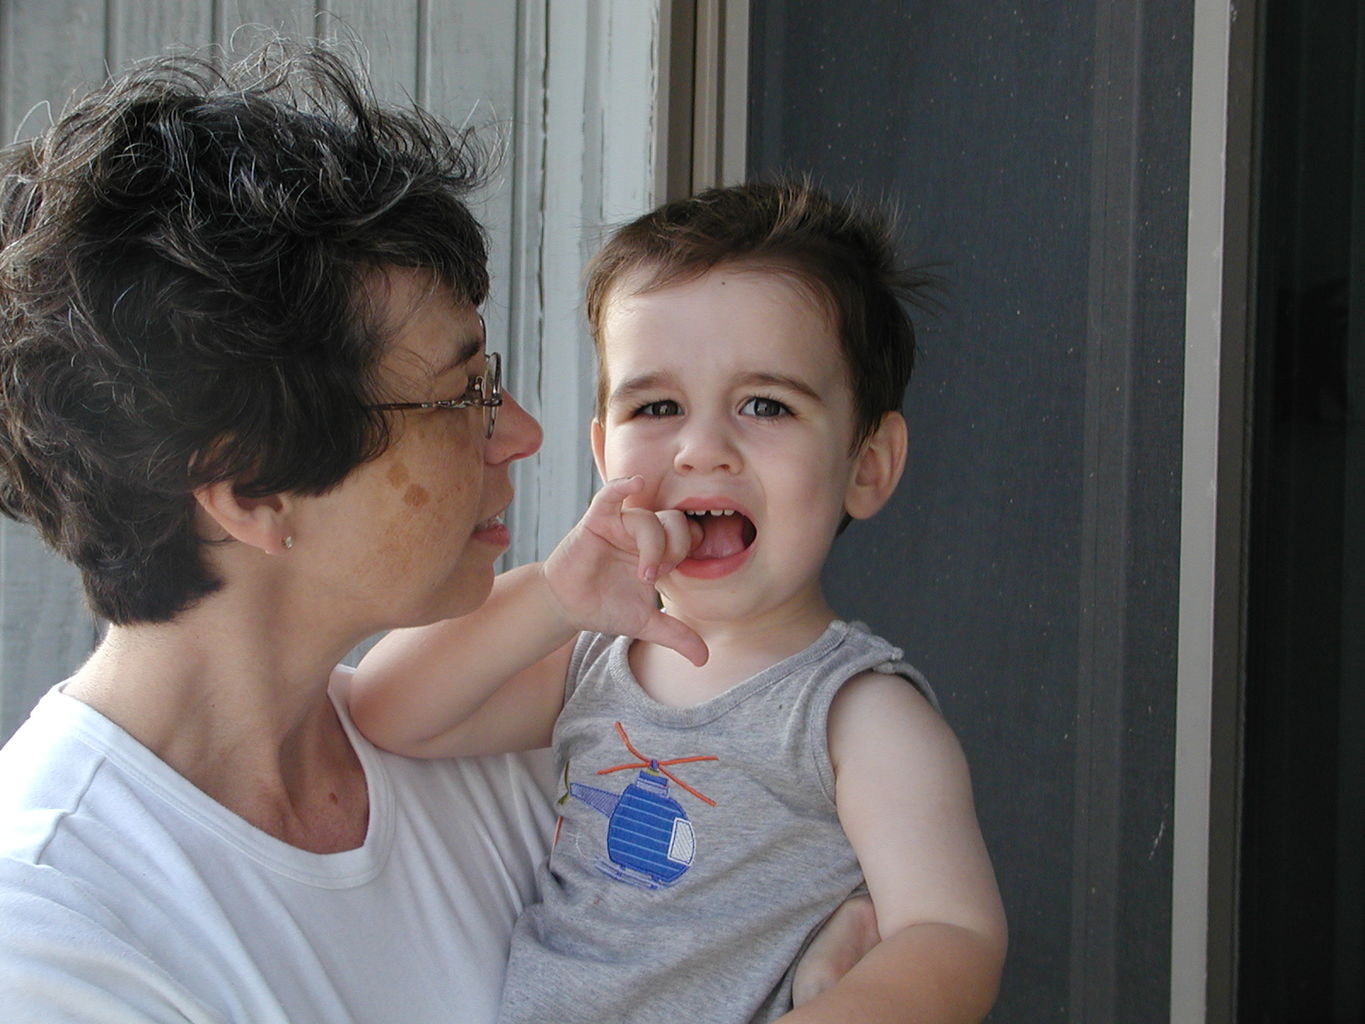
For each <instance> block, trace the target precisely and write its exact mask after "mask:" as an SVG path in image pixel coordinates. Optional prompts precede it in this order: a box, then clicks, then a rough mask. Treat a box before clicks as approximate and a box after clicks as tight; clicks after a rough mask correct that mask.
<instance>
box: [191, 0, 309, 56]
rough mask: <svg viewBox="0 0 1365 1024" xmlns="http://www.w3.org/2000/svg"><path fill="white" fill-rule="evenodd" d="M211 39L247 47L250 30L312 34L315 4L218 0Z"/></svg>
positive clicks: (305, 1) (289, 0)
mask: <svg viewBox="0 0 1365 1024" xmlns="http://www.w3.org/2000/svg"><path fill="white" fill-rule="evenodd" d="M217 8H218V24H217V25H216V26H214V42H216V43H218V44H220V45H222V46H230V45H231V44H232V43H233V41H234V38H237V39H238V42H239V47H238V48H246V49H249V48H250V43H249V41H248V40H249V39H250V38H251V36H252V32H251V30H252V29H258V30H259V29H265V30H267V31H273V32H283V33H286V34H288V35H294V36H305V37H311V36H313V35H314V34H316V31H317V28H316V13H317V5H316V4H315V3H314V2H313V0H220V2H219V3H218V4H217Z"/></svg>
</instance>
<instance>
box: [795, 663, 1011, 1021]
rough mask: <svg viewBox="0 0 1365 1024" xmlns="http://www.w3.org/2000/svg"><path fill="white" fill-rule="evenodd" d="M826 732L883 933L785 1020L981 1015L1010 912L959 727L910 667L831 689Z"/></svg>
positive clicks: (841, 801) (843, 818) (842, 810)
mask: <svg viewBox="0 0 1365 1024" xmlns="http://www.w3.org/2000/svg"><path fill="white" fill-rule="evenodd" d="M829 738H830V754H831V757H832V758H833V760H834V765H835V773H836V784H835V786H836V788H835V795H836V801H837V803H838V808H839V820H840V822H841V823H842V825H843V827H844V831H845V833H846V834H847V835H848V838H849V841H850V843H851V844H852V846H853V849H854V852H856V853H857V855H858V860H859V863H860V864H861V865H862V868H863V874H864V876H865V878H866V879H867V885H868V890H869V892H870V893H871V896H872V901H873V904H874V906H875V909H876V915H877V922H878V926H879V928H880V931H881V937H882V941H881V942H880V943H878V944H877V946H875V947H874V948H873V949H872V950H871V951H870V952H869V953H868V954H867V956H865V957H864V958H863V959H862V960H861V961H859V962H858V963H857V964H856V965H855V966H854V967H853V968H852V969H851V970H850V971H849V972H848V973H847V974H846V975H844V977H843V978H842V979H841V980H840V981H839V982H838V983H836V984H835V985H833V986H831V987H830V988H828V989H827V990H825V991H824V992H823V993H821V994H820V995H819V996H816V997H815V998H814V999H812V1000H811V1001H810V1002H808V1003H805V1004H804V1005H802V1006H801V1007H799V1008H798V1009H796V1010H793V1011H792V1012H791V1013H790V1014H788V1015H786V1016H784V1017H783V1018H782V1020H783V1022H784V1024H788V1022H789V1024H815V1022H843V1021H850V1020H857V1021H867V1022H873V1021H912V1020H913V1021H916V1022H917V1024H930V1022H949V1021H952V1022H958V1021H961V1022H973V1021H980V1020H981V1019H982V1018H983V1017H985V1015H986V1013H987V1012H988V1011H989V1010H990V1008H991V1006H992V1004H993V1003H994V1002H995V997H996V992H997V990H998V987H999V983H1000V972H1001V969H1002V967H1003V964H1004V957H1005V947H1006V942H1007V940H1006V926H1005V914H1004V909H1003V907H1002V905H1001V902H1000V894H999V890H998V889H997V887H996V883H995V874H994V871H993V870H992V868H991V863H990V858H989V856H988V855H987V853H986V847H985V843H984V842H983V841H982V838H981V830H980V827H979V826H978V824H977V821H976V811H975V809H974V806H973V801H972V792H971V781H970V777H969V775H968V771H967V763H966V760H965V758H964V757H963V756H962V750H961V747H960V746H959V745H958V742H957V739H956V737H954V736H953V734H952V731H951V730H950V729H949V728H948V725H947V723H946V722H944V721H943V719H942V718H941V717H940V716H939V714H938V713H937V712H936V711H934V710H933V709H932V708H931V707H930V706H929V703H928V702H927V701H926V700H925V699H924V698H923V697H922V696H921V695H920V694H919V693H918V692H917V691H916V690H915V689H914V688H913V687H911V686H909V685H908V684H907V683H906V682H905V681H904V680H903V679H900V678H898V677H895V676H888V675H881V674H877V673H867V674H865V675H863V676H860V677H859V678H857V679H855V680H853V681H852V682H850V683H849V684H848V685H847V686H845V687H844V688H843V689H842V690H841V691H840V692H839V694H838V696H837V697H836V698H835V701H834V704H833V706H832V707H831V709H830V720H829Z"/></svg>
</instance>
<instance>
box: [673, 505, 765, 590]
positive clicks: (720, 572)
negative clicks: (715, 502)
mask: <svg viewBox="0 0 1365 1024" xmlns="http://www.w3.org/2000/svg"><path fill="white" fill-rule="evenodd" d="M687 518H688V519H690V520H692V522H694V523H696V524H697V525H698V526H700V527H701V529H702V539H701V543H699V544H698V545H697V546H696V547H695V548H693V549H692V553H691V554H690V555H689V556H688V557H687V558H686V559H684V560H683V562H682V564H681V565H679V566H678V571H679V572H681V573H682V574H683V575H685V576H704V577H714V576H724V575H726V574H727V573H729V572H731V571H733V570H734V569H737V568H738V567H739V566H740V565H741V564H742V563H743V561H744V558H745V556H746V555H747V553H748V551H749V548H750V547H751V546H752V545H753V543H754V539H755V538H756V537H757V536H758V529H757V528H756V527H755V526H754V524H753V522H752V521H751V520H750V519H749V517H748V516H746V515H745V514H744V513H743V512H737V511H735V510H734V509H732V508H726V509H707V510H695V511H694V510H688V512H687Z"/></svg>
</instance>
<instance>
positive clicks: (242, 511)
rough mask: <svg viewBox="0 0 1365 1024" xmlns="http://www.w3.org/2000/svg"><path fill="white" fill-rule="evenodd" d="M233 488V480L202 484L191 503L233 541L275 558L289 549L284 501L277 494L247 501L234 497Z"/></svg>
mask: <svg viewBox="0 0 1365 1024" xmlns="http://www.w3.org/2000/svg"><path fill="white" fill-rule="evenodd" d="M235 484H236V482H235V481H233V480H220V481H218V482H217V483H212V484H205V485H204V486H203V487H200V488H198V489H196V490H195V492H194V500H195V501H196V502H198V503H199V508H200V509H201V510H202V511H203V513H204V515H206V516H208V517H209V518H210V519H212V520H213V521H214V522H215V523H217V524H218V526H219V527H220V528H221V529H222V530H223V532H224V533H226V534H227V535H228V536H229V537H231V538H233V539H234V540H239V541H241V542H242V543H243V544H247V545H249V546H251V547H253V548H258V549H259V550H261V551H264V552H265V553H266V554H268V555H278V554H281V553H282V552H284V551H286V550H288V549H289V548H291V547H293V546H294V537H293V534H291V533H290V531H289V526H288V501H287V500H286V498H285V497H284V496H283V495H279V494H271V495H267V496H266V497H264V498H247V497H244V496H243V495H241V494H238V493H237V491H236V487H235Z"/></svg>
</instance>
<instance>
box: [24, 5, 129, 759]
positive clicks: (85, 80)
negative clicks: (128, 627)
mask: <svg viewBox="0 0 1365 1024" xmlns="http://www.w3.org/2000/svg"><path fill="white" fill-rule="evenodd" d="M104 14H105V11H104V5H103V4H92V3H87V2H82V0H48V2H45V3H42V4H31V5H30V4H25V5H23V6H22V7H20V6H19V5H13V4H9V3H4V4H2V5H0V139H2V140H3V141H4V142H6V143H8V142H10V141H11V140H13V139H15V138H18V137H24V138H27V137H30V136H32V135H34V134H35V133H37V132H38V131H41V130H42V129H43V128H45V127H47V125H48V124H50V123H51V120H52V118H53V117H55V116H56V115H58V114H59V113H60V111H61V109H62V107H63V105H64V104H65V103H66V102H67V101H68V99H69V98H70V96H71V95H72V94H73V93H78V92H81V91H83V89H84V87H85V86H87V85H89V84H90V83H95V82H99V81H100V80H101V79H102V78H103V77H104V57H105V17H104ZM95 631H96V625H95V620H94V618H93V617H92V616H91V615H90V613H89V611H88V610H87V609H86V605H85V596H84V594H83V592H82V591H81V586H80V580H79V578H78V576H77V574H76V572H75V570H74V569H72V568H71V566H69V565H68V564H67V563H65V562H63V561H62V560H61V559H59V558H56V557H55V556H53V555H52V554H50V553H49V552H48V550H47V549H46V548H45V547H44V546H43V544H42V542H41V541H40V540H39V539H38V535H37V532H36V531H35V530H33V529H32V528H30V527H28V526H25V525H22V524H19V523H15V522H13V521H11V520H9V519H5V518H0V739H4V738H6V737H8V736H9V734H10V733H11V732H12V731H13V730H14V729H15V728H16V727H17V726H18V725H19V723H20V722H21V721H22V720H23V718H24V717H25V716H26V715H27V714H28V709H29V707H30V706H32V704H33V701H34V700H36V699H37V697H38V696H39V695H40V694H41V693H42V692H43V690H45V689H46V688H47V687H49V686H51V685H52V684H53V683H54V682H56V681H57V680H58V679H61V678H62V677H63V676H65V675H67V674H69V673H70V671H71V670H72V669H73V668H75V667H76V666H77V665H79V664H80V662H81V661H82V660H84V658H85V655H86V654H88V653H89V651H90V649H91V647H92V645H93V642H94V637H95Z"/></svg>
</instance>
